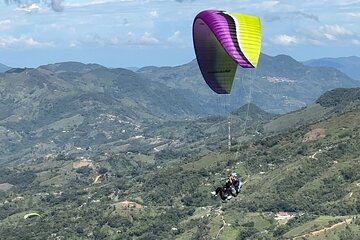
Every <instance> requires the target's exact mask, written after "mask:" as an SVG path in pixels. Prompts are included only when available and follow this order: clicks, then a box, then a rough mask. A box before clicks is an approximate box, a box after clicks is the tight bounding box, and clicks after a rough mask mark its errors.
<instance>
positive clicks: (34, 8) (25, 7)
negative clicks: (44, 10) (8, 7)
mask: <svg viewBox="0 0 360 240" xmlns="http://www.w3.org/2000/svg"><path fill="white" fill-rule="evenodd" d="M40 9H41V8H40V6H39V4H36V3H32V4H22V5H19V6H18V7H17V8H16V9H15V10H17V11H25V12H27V13H34V12H38V11H39V10H40Z"/></svg>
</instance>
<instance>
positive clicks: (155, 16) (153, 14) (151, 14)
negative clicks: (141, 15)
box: [149, 10, 159, 18]
mask: <svg viewBox="0 0 360 240" xmlns="http://www.w3.org/2000/svg"><path fill="white" fill-rule="evenodd" d="M149 15H150V16H151V17H154V18H157V17H159V13H158V12H157V11H156V10H154V11H150V12H149Z"/></svg>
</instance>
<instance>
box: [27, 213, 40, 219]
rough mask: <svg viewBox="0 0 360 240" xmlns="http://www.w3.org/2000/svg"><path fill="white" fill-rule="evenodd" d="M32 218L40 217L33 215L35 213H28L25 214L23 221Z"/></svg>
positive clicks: (36, 214)
mask: <svg viewBox="0 0 360 240" xmlns="http://www.w3.org/2000/svg"><path fill="white" fill-rule="evenodd" d="M33 217H40V214H38V213H35V212H33V213H28V214H25V216H24V219H28V218H33Z"/></svg>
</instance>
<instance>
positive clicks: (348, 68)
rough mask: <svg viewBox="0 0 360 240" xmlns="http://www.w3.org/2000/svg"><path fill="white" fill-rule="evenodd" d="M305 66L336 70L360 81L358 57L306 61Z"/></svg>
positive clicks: (359, 59)
mask: <svg viewBox="0 0 360 240" xmlns="http://www.w3.org/2000/svg"><path fill="white" fill-rule="evenodd" d="M304 64H306V65H309V66H316V67H320V66H322V67H332V68H336V69H338V70H340V71H342V72H343V73H345V74H347V75H348V76H349V77H351V78H353V79H356V80H360V70H359V69H360V58H359V57H357V56H351V57H339V58H319V59H312V60H308V61H305V62H304Z"/></svg>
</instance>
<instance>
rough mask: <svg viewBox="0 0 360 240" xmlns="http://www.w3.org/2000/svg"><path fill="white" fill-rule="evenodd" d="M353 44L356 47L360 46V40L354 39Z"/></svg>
mask: <svg viewBox="0 0 360 240" xmlns="http://www.w3.org/2000/svg"><path fill="white" fill-rule="evenodd" d="M351 42H352V43H353V44H355V45H360V40H359V39H353V40H352V41H351Z"/></svg>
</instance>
